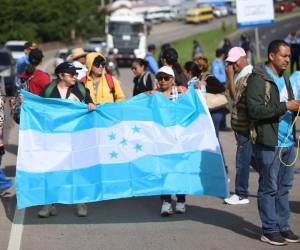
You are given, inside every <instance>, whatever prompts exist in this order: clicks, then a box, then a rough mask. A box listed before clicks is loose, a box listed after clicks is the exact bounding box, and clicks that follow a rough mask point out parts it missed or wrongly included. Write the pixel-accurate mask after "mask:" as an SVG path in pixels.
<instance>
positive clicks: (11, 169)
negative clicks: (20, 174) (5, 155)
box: [3, 165, 16, 177]
mask: <svg viewBox="0 0 300 250" xmlns="http://www.w3.org/2000/svg"><path fill="white" fill-rule="evenodd" d="M3 171H4V173H5V175H6V176H7V177H16V166H15V165H10V166H5V168H3Z"/></svg>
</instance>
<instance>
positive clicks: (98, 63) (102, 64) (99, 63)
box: [93, 62, 106, 68]
mask: <svg viewBox="0 0 300 250" xmlns="http://www.w3.org/2000/svg"><path fill="white" fill-rule="evenodd" d="M93 65H94V66H95V67H97V68H100V67H102V68H104V67H105V65H106V63H105V62H94V63H93Z"/></svg>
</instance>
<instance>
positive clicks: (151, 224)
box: [0, 22, 300, 250]
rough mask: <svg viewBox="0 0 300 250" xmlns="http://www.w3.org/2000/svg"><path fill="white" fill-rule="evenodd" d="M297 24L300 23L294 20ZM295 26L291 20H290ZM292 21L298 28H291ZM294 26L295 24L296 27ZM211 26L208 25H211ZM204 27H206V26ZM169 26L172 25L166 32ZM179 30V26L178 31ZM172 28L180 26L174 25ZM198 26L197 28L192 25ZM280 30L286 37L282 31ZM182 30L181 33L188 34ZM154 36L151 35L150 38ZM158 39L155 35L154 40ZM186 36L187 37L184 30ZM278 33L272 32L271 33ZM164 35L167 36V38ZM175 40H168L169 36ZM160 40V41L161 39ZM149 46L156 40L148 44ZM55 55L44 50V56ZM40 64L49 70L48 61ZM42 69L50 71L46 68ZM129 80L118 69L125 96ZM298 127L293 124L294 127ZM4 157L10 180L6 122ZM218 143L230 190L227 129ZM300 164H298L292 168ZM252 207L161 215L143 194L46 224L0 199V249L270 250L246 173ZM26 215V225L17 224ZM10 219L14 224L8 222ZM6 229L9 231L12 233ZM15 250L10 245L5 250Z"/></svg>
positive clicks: (296, 196)
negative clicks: (261, 238)
mask: <svg viewBox="0 0 300 250" xmlns="http://www.w3.org/2000/svg"><path fill="white" fill-rule="evenodd" d="M298 23H299V22H298ZM294 24H295V23H294ZM296 24H297V23H296ZM296 24H295V25H294V26H297V25H296ZM173 25H174V24H169V26H170V28H168V26H167V27H165V26H162V27H161V28H162V30H163V29H165V31H159V29H158V30H157V31H156V30H153V33H152V34H153V37H152V39H157V40H156V43H160V41H163V42H165V41H166V39H165V38H166V37H169V36H167V35H163V34H166V33H165V32H166V30H170V33H172V32H174V31H172V29H175V30H176V25H179V24H175V25H174V26H173ZM209 25H210V24H209ZM204 26H205V25H204ZM172 27H173V28H172ZM184 27H185V26H184ZM177 29H183V28H182V27H177ZM191 29H196V27H191ZM284 30H285V33H287V32H288V31H286V29H284ZM186 31H187V30H186ZM155 32H157V33H155ZM154 34H157V36H158V37H155V36H154ZM186 34H191V33H190V31H187V33H186ZM276 34H277V33H276ZM170 37H172V36H171V34H170ZM173 37H174V36H173ZM162 38H163V39H162ZM153 41H154V40H153ZM54 53H55V51H49V52H47V53H46V56H47V58H46V59H49V58H50V57H51V56H52V55H53V54H54ZM51 60H52V59H50V60H45V63H46V65H44V66H45V67H46V68H48V69H49V71H50V72H51V65H52V64H53V61H52V62H51ZM47 65H48V66H47ZM132 78H133V75H132V73H131V72H130V70H129V69H124V68H123V69H122V70H121V82H122V87H123V89H124V91H125V93H126V95H127V96H131V92H132ZM297 124H298V127H299V122H298V123H297ZM7 126H8V127H7V130H6V131H7V136H6V140H7V143H8V145H7V153H6V155H5V157H4V159H3V167H4V168H5V171H6V173H8V175H9V176H11V177H14V175H15V161H16V154H17V144H18V143H17V138H18V132H17V131H18V126H17V125H16V124H15V123H13V122H12V121H9V123H8V125H7ZM221 142H222V144H223V147H224V153H225V158H226V161H227V164H228V166H229V170H230V179H231V182H230V187H231V190H232V191H233V190H234V176H235V140H234V137H233V133H232V132H222V133H221ZM299 166H300V162H299V161H297V164H296V170H297V171H298V172H300V169H299ZM299 185H300V175H299V174H296V175H295V183H294V189H293V190H292V192H291V195H290V200H291V203H290V204H291V218H290V222H291V225H292V228H293V229H294V230H295V232H298V233H299V234H300V193H299V189H298V188H297V187H299ZM249 186H250V188H249V191H250V204H248V205H244V206H228V205H224V204H223V201H222V200H221V199H218V198H212V197H206V196H203V197H199V196H189V197H188V199H187V204H188V207H187V213H186V214H185V215H174V216H172V217H170V218H161V217H160V215H159V211H160V200H159V197H141V198H130V199H120V200H112V201H104V202H97V203H91V204H89V217H87V218H78V217H76V215H75V207H74V206H63V205H60V206H58V211H59V214H58V216H56V217H51V218H48V219H38V218H37V217H36V213H37V211H38V208H37V207H34V208H29V209H26V211H24V210H20V211H18V212H17V213H16V215H17V217H16V216H15V217H14V209H15V197H10V198H1V202H2V205H0V250H2V249H7V246H8V244H9V239H11V241H10V246H14V244H15V246H18V242H19V240H20V242H21V248H20V249H24V250H27V249H28V250H39V249H43V250H47V249H51V250H52V249H64V250H65V249H101V250H102V249H113V250H115V249H130V250H131V249H132V250H135V249H137V250H138V249H164V250H165V249H176V250H177V249H178V250H179V249H191V250H193V249H195V250H196V249H197V250H198V249H205V250H206V249H208V250H210V249H214V250H217V249H228V250H229V249H230V250H235V249H249V250H250V249H259V250H260V249H274V247H272V246H269V245H266V244H264V243H261V242H260V241H259V240H258V238H259V233H260V220H259V217H258V212H257V203H256V192H257V174H256V173H255V172H251V174H250V180H249ZM22 213H24V215H25V216H24V221H22ZM13 219H14V222H15V223H14V225H13V227H11V222H12V221H13ZM11 230H12V231H11ZM11 249H14V248H11ZM284 249H300V245H299V244H298V245H295V244H294V245H292V244H290V245H289V246H288V247H285V248H284Z"/></svg>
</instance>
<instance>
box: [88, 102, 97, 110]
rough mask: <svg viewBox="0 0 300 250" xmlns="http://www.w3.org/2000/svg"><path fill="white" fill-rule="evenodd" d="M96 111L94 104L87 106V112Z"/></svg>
mask: <svg viewBox="0 0 300 250" xmlns="http://www.w3.org/2000/svg"><path fill="white" fill-rule="evenodd" d="M95 109H96V105H95V104H94V103H89V104H88V110H89V111H93V110H95Z"/></svg>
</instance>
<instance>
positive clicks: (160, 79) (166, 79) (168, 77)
mask: <svg viewBox="0 0 300 250" xmlns="http://www.w3.org/2000/svg"><path fill="white" fill-rule="evenodd" d="M156 79H157V81H162V80H165V81H166V82H167V81H169V80H170V79H171V76H157V77H156Z"/></svg>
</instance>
